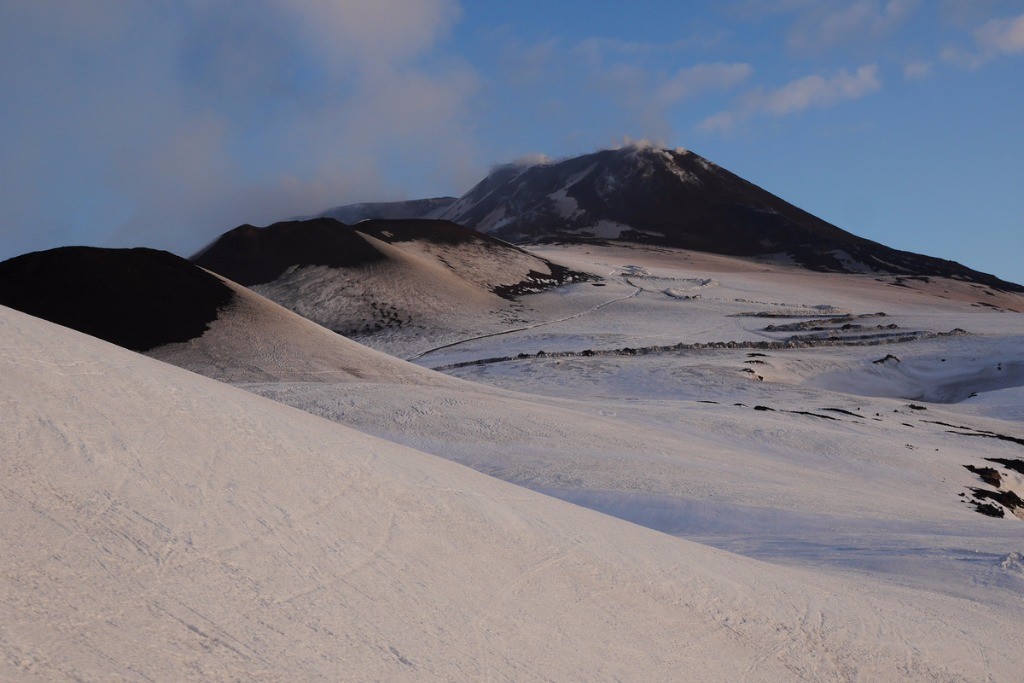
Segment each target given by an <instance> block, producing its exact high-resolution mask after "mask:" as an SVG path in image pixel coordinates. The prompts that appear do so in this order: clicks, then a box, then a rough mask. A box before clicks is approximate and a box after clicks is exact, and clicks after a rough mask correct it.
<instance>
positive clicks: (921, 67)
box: [903, 62, 932, 81]
mask: <svg viewBox="0 0 1024 683" xmlns="http://www.w3.org/2000/svg"><path fill="white" fill-rule="evenodd" d="M931 72H932V65H931V63H930V62H908V63H907V64H904V65H903V78H904V80H908V81H919V80H921V79H924V78H927V77H928V76H929V75H931Z"/></svg>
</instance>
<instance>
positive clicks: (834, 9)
mask: <svg viewBox="0 0 1024 683" xmlns="http://www.w3.org/2000/svg"><path fill="white" fill-rule="evenodd" d="M919 5H920V0H856V1H854V2H834V1H831V2H816V3H812V4H810V5H806V4H805V3H800V4H799V5H798V7H799V9H801V10H804V11H803V12H802V15H801V16H800V18H799V19H798V20H797V22H796V24H795V25H794V26H793V28H792V30H791V31H790V34H789V38H788V45H789V47H790V49H792V50H794V51H796V52H800V53H818V52H822V51H824V50H827V49H829V48H832V47H835V46H837V45H842V44H854V43H860V42H863V41H865V40H877V39H879V38H881V37H884V36H886V35H888V34H889V33H891V32H892V31H894V30H896V29H897V28H899V27H900V26H901V25H903V23H904V22H905V21H907V19H909V18H910V16H911V15H912V14H913V13H914V11H915V10H916V9H917V8H918V6H919Z"/></svg>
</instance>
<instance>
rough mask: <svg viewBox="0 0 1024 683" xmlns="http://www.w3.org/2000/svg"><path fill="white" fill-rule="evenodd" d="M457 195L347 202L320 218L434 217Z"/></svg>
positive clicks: (378, 218)
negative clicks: (406, 199)
mask: <svg viewBox="0 0 1024 683" xmlns="http://www.w3.org/2000/svg"><path fill="white" fill-rule="evenodd" d="M457 199H458V198H457V197H432V198H430V199H412V200H409V201H404V202H371V203H366V204H346V205H344V206H336V207H334V208H333V209H328V210H327V211H324V212H323V213H322V214H320V216H319V217H320V218H333V219H335V220H338V221H341V222H342V223H358V222H359V221H365V220H395V219H402V218H432V217H433V216H434V215H436V214H439V213H441V212H442V211H444V210H445V209H447V208H448V207H449V206H451V205H452V204H453V203H454V202H455V201H456V200H457Z"/></svg>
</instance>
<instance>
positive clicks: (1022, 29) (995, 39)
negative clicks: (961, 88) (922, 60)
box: [941, 14, 1024, 69]
mask: <svg viewBox="0 0 1024 683" xmlns="http://www.w3.org/2000/svg"><path fill="white" fill-rule="evenodd" d="M971 35H972V37H973V38H974V43H975V44H974V47H973V48H971V49H964V48H961V47H955V46H949V47H946V48H945V49H943V51H942V53H941V57H942V59H943V61H945V62H948V63H950V64H956V65H958V66H963V67H967V68H971V69H974V68H977V67H979V66H981V65H982V64H984V63H986V62H988V61H990V60H992V59H994V58H996V57H998V56H1001V55H1014V54H1019V53H1024V14H1021V15H1019V16H1016V17H1006V18H1001V19H991V20H989V21H987V22H985V23H984V24H982V25H981V26H979V27H978V28H976V29H974V31H973V32H972V34H971Z"/></svg>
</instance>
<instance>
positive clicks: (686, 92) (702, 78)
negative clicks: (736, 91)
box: [656, 62, 754, 104]
mask: <svg viewBox="0 0 1024 683" xmlns="http://www.w3.org/2000/svg"><path fill="white" fill-rule="evenodd" d="M753 73H754V67H752V66H751V65H749V64H745V63H742V62H741V63H731V64H730V63H712V64H697V65H694V66H689V67H686V68H683V69H680V70H679V71H677V72H676V73H675V74H673V75H672V76H671V77H670V78H668V79H667V80H665V81H664V82H663V83H661V84H660V85H659V86H658V89H657V92H656V97H657V98H658V99H659V100H660V101H662V102H664V103H666V104H673V103H676V102H679V101H680V100H684V99H686V98H689V97H696V96H697V95H700V94H701V93H703V92H707V91H709V90H731V89H733V88H735V87H736V86H738V85H740V84H742V83H743V82H744V81H746V80H748V79H749V78H750V77H751V75H752V74H753Z"/></svg>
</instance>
